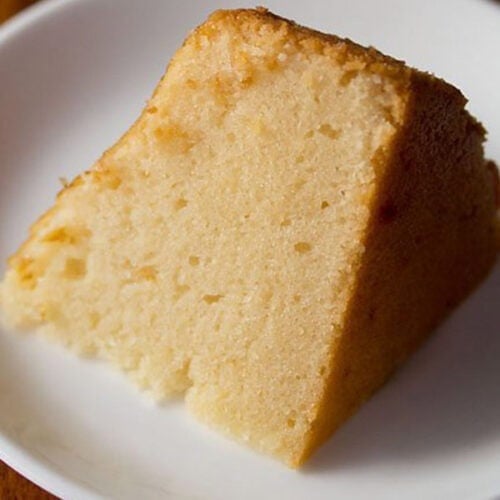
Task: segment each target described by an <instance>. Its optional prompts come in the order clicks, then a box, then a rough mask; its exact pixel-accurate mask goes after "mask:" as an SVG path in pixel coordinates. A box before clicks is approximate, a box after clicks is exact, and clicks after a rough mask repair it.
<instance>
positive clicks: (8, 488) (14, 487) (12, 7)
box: [0, 0, 56, 500]
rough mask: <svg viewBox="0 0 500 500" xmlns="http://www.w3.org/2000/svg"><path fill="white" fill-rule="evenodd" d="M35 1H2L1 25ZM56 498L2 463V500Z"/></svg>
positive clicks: (48, 499) (0, 467)
mask: <svg viewBox="0 0 500 500" xmlns="http://www.w3.org/2000/svg"><path fill="white" fill-rule="evenodd" d="M35 1H36V0H0V23H2V22H3V21H5V20H7V19H8V18H9V17H11V16H13V15H14V14H16V13H17V12H19V11H20V10H21V9H23V8H24V7H27V6H29V5H31V4H32V3H34V2H35ZM55 498H56V497H54V496H53V495H51V494H49V493H47V492H46V491H44V490H42V489H41V488H39V487H38V486H36V485H35V484H34V483H32V482H31V481H28V480H27V479H25V478H24V477H23V476H21V475H20V474H18V473H17V472H16V471H15V470H14V469H11V468H10V467H8V466H7V465H6V464H5V463H4V462H2V461H0V500H54V499H55Z"/></svg>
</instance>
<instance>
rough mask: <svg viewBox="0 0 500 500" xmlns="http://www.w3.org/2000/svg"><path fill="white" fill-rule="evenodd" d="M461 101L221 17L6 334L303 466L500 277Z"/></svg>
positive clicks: (78, 210)
mask: <svg viewBox="0 0 500 500" xmlns="http://www.w3.org/2000/svg"><path fill="white" fill-rule="evenodd" d="M465 102H466V100H465V98H464V97H463V96H462V94H461V93H460V92H459V91H458V90H456V89H455V88H453V87H452V86H450V85H448V84H446V83H445V82H443V81H442V80H438V79H436V78H434V77H432V76H431V75H428V74H425V73H421V72H418V71H416V70H413V69H410V68H408V67H407V66H405V65H404V64H403V63H402V62H399V61H396V60H394V59H391V58H388V57H386V56H383V55H382V54H380V53H379V52H377V51H375V50H374V49H366V48H363V47H361V46H358V45H356V44H354V43H352V42H350V41H348V40H342V39H339V38H337V37H334V36H330V35H324V34H321V33H318V32H315V31H312V30H309V29H305V28H302V27H300V26H297V25H295V24H294V23H292V22H290V21H287V20H284V19H281V18H279V17H276V16H274V15H273V14H271V13H269V12H267V11H265V10H263V9H257V10H236V11H219V12H216V13H215V14H213V15H212V16H211V17H210V18H209V19H208V20H207V21H206V22H205V23H204V24H203V25H202V26H200V27H199V28H198V29H196V30H195V31H194V32H193V33H192V34H191V35H190V36H189V37H188V38H187V40H186V41H185V43H184V45H183V46H182V48H181V49H179V51H178V52H177V54H176V55H175V57H174V58H173V60H172V62H171V64H170V66H169V68H168V70H167V72H166V74H165V76H164V78H163V79H162V81H161V82H160V83H159V85H158V87H157V89H156V90H155V92H154V95H153V97H152V98H151V99H150V101H149V102H148V104H147V106H146V108H145V110H144V111H143V113H142V114H141V116H140V117H139V119H138V120H137V121H136V122H135V124H134V125H133V126H132V127H131V128H130V130H129V131H128V132H127V133H126V134H125V135H124V136H123V137H122V138H121V139H120V140H119V141H118V143H117V144H115V145H114V146H113V147H112V148H111V149H109V150H108V151H106V152H105V153H104V155H103V156H102V157H101V158H100V159H99V160H98V161H97V163H96V164H95V165H94V166H93V167H92V168H91V169H90V170H89V171H88V172H85V173H83V174H82V175H81V176H79V177H77V178H76V179H75V180H74V181H73V182H72V183H71V185H69V186H68V187H66V188H65V189H64V190H63V191H62V192H61V193H60V194H59V196H58V197H57V201H56V202H55V204H54V206H53V207H52V208H51V209H50V210H49V211H48V212H47V213H46V214H45V215H43V216H42V217H41V218H40V219H39V220H38V222H37V223H36V224H34V226H33V227H32V228H31V232H30V235H29V238H28V240H27V241H26V242H25V243H24V244H23V245H22V246H21V248H20V249H19V250H18V251H17V252H16V253H15V254H14V255H13V256H12V257H11V258H10V260H9V266H8V270H7V273H6V276H5V279H4V281H3V285H2V293H1V299H2V308H3V312H4V315H5V318H6V319H7V321H8V322H9V324H11V325H13V326H14V327H18V328H36V329H37V330H38V331H39V332H41V333H42V334H44V335H45V336H47V337H49V338H52V339H56V340H57V341H59V342H62V343H64V344H65V345H67V346H68V347H70V348H72V349H74V350H76V351H78V352H79V353H82V354H87V355H95V356H98V357H100V358H104V359H106V360H109V361H110V362H112V363H113V364H115V365H117V366H118V367H120V368H121V369H122V370H124V371H125V372H127V373H128V375H129V376H130V377H131V378H132V379H133V380H134V381H135V382H136V383H137V384H138V385H139V386H141V387H143V388H145V389H148V390H149V391H151V393H153V394H154V395H155V396H156V397H158V398H165V397H169V396H171V395H174V394H185V399H186V404H187V407H188V408H189V410H190V411H191V412H193V413H194V414H195V415H196V416H197V417H198V418H199V419H200V420H202V421H203V422H206V423H207V424H209V425H211V426H213V427H215V428H217V429H219V430H221V431H222V432H224V433H227V434H228V435H230V436H232V437H234V438H236V439H238V440H240V441H244V442H248V443H249V444H250V445H251V446H253V447H255V448H257V449H259V450H261V451H263V452H266V453H269V454H272V455H274V456H276V457H277V458H279V459H281V460H282V461H284V462H286V463H287V464H289V465H291V466H299V465H300V464H302V463H303V462H304V461H305V460H306V458H307V457H308V456H309V455H310V454H311V452H312V451H313V450H314V449H315V448H316V447H317V446H318V445H320V444H321V443H322V442H323V441H325V440H326V439H327V438H328V437H329V436H330V435H331V433H332V432H333V431H334V430H335V429H336V428H337V427H338V426H339V424H341V423H342V422H343V421H344V420H345V419H346V418H347V417H349V416H350V415H351V414H352V413H353V412H354V411H355V410H356V409H357V408H358V407H359V405H360V404H361V403H362V402H363V401H365V400H366V399H367V398H368V397H369V396H370V395H371V394H372V393H373V391H374V390H375V389H377V388H378V387H379V386H380V385H381V384H382V383H383V382H384V381H385V380H386V379H387V377H388V376H389V375H390V374H391V373H392V372H393V371H394V369H395V368H396V367H397V366H398V365H399V364H400V363H402V362H403V361H404V360H405V359H406V358H407V356H408V355H409V354H410V353H411V352H412V351H413V350H414V349H415V348H416V347H417V346H418V345H419V344H420V343H421V341H422V340H423V339H424V338H425V337H426V336H427V335H428V334H429V333H430V332H431V330H432V329H433V328H434V327H435V326H436V325H437V324H438V323H439V321H440V320H441V319H442V318H443V317H444V316H445V315H446V314H447V313H448V312H449V311H450V310H451V309H452V308H453V307H454V306H455V305H456V304H457V303H458V302H460V301H461V300H462V299H463V298H464V297H465V296H466V295H467V294H468V293H469V292H470V291H471V290H472V289H473V288H474V287H475V286H476V285H477V284H478V283H479V282H480V280H481V279H483V278H484V277H485V275H486V274H487V272H488V270H489V269H490V268H491V267H492V265H493V263H494V260H495V256H496V252H497V243H496V219H495V210H496V208H495V174H496V169H495V168H494V167H492V166H491V164H488V163H487V162H486V161H485V160H484V158H483V148H482V142H483V138H484V130H483V128H482V127H481V125H479V124H478V122H476V121H475V120H474V119H473V118H472V117H471V116H470V115H469V114H468V113H467V111H465V110H464V105H465Z"/></svg>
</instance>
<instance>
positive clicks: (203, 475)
mask: <svg viewBox="0 0 500 500" xmlns="http://www.w3.org/2000/svg"><path fill="white" fill-rule="evenodd" d="M267 4H268V6H269V7H271V8H272V9H273V10H275V11H277V12H278V13H280V14H282V15H284V16H287V17H291V18H294V19H296V20H298V21H299V22H301V23H305V24H307V25H310V26H314V27H317V28H320V29H323V30H326V31H333V32H335V33H338V34H341V35H345V36H349V37H351V38H353V39H355V40H359V41H360V42H363V43H365V44H373V45H375V46H377V47H379V48H381V49H382V50H384V51H386V52H388V53H390V54H393V55H395V56H397V57H399V58H403V59H405V60H407V61H410V62H411V63H412V64H413V65H416V66H418V67H421V68H424V69H427V70H431V71H434V72H436V73H437V74H438V75H441V76H443V77H445V78H446V79H448V80H449V81H451V82H453V83H455V84H456V85H457V86H458V87H460V88H461V89H463V91H464V93H465V94H466V95H467V96H468V97H469V98H470V100H471V103H470V109H471V110H472V111H473V113H474V114H475V115H477V116H478V117H480V119H481V120H482V121H483V122H484V124H485V125H486V127H487V128H488V130H490V137H491V139H490V142H488V144H487V152H488V154H489V155H490V156H491V157H493V158H496V159H497V160H498V159H500V63H499V61H500V52H499V48H500V5H499V4H498V3H494V2H488V1H487V0H440V1H439V2H437V1H435V0H406V1H401V0H385V1H381V0H379V1H378V2H369V1H365V0H354V1H353V0H335V1H333V0H310V1H309V2H304V1H301V0H296V1H292V0H286V1H285V0H283V1H280V0H268V1H267ZM239 5H241V2H239V1H233V0H225V1H210V2H208V1H206V2H199V1H196V0H189V1H188V0H175V1H174V0H172V1H168V0H164V1H163V0H140V1H137V0H54V1H48V2H42V3H41V4H39V5H38V6H36V7H34V8H31V9H28V11H26V12H25V13H24V14H22V15H21V16H19V17H18V18H17V19H15V20H14V21H11V22H10V23H7V24H6V25H5V26H4V27H2V28H1V29H0V214H1V225H0V259H1V261H2V263H3V262H4V260H5V257H6V256H7V255H8V253H10V252H12V251H13V250H14V249H15V248H16V247H17V246H18V244H19V243H20V242H21V241H22V239H23V238H24V235H25V234H26V228H27V226H28V224H29V223H30V222H31V221H33V220H34V218H35V217H36V216H37V215H38V214H39V213H40V212H41V211H42V210H44V209H45V208H46V207H47V206H48V205H49V204H50V203H51V202H52V200H53V197H54V194H55V193H56V191H57V190H58V189H59V181H58V177H59V176H64V177H68V178H70V177H72V176H73V175H75V174H76V173H77V172H79V171H81V170H83V169H85V168H87V167H88V166H89V165H90V164H91V163H92V162H93V160H94V159H96V158H97V157H98V156H99V155H100V153H101V152H102V151H103V150H104V149H105V148H106V147H107V146H109V145H110V144H112V143H113V142H114V141H115V140H116V139H117V138H118V137H119V135H120V134H121V133H122V132H123V131H124V130H125V129H126V128H127V127H128V126H129V125H130V124H131V123H132V121H133V120H134V118H135V117H136V116H137V114H138V113H139V111H140V109H141V107H142V106H143V104H144V101H145V99H146V98H147V97H148V96H149V94H150V92H151V91H152V89H153V88H154V85H155V83H156V81H157V80H158V79H159V77H160V76H161V74H162V73H163V70H164V67H165V65H166V63H167V62H168V60H169V58H170V56H171V55H172V53H173V51H174V50H175V48H176V47H178V46H179V44H180V43H181V41H182V39H183V38H184V36H185V34H186V33H187V31H188V30H189V29H191V28H192V27H194V26H195V25H196V24H197V23H199V22H201V21H202V20H203V19H204V18H205V17H206V14H207V13H208V12H209V11H210V10H212V9H214V8H216V7H234V6H239ZM2 266H3V264H2ZM1 271H3V268H2V269H1ZM499 299H500V266H497V268H496V271H495V272H494V273H493V275H492V276H491V277H490V278H489V280H488V281H487V282H486V283H485V284H484V285H483V286H482V287H481V289H480V290H479V291H478V292H476V293H475V294H474V295H473V296H472V297H471V298H470V299H469V300H468V301H467V302H466V303H465V304H464V305H463V306H462V307H461V308H460V309H459V310H458V311H457V312H455V313H454V315H453V316H452V317H451V318H450V319H449V321H448V322H447V323H446V324H445V325H444V326H443V327H442V328H441V329H440V331H439V333H438V334H437V335H436V336H435V337H434V338H433V339H432V340H431V341H430V342H429V343H428V344H427V345H426V346H425V347H424V348H423V349H422V350H421V351H420V352H418V353H417V355H416V356H415V357H414V358H413V359H412V360H411V362H410V363H409V364H408V365H406V366H405V368H404V369H403V370H401V372H400V373H399V374H398V375H397V376H396V378H395V379H394V380H392V381H391V382H390V383H389V384H388V385H387V386H386V387H385V388H384V389H383V390H382V391H381V392H379V393H378V394H377V395H376V396H375V397H374V398H373V399H372V400H371V401H370V402H369V403H368V404H367V405H366V406H364V407H363V408H362V410H361V411H360V412H359V413H358V414H357V415H356V416H355V417H354V418H353V419H351V420H350V422H348V423H347V424H346V425H345V426H344V427H343V428H342V429H341V430H340V431H339V432H338V434H337V435H336V436H335V437H334V438H333V439H331V440H330V441H329V443H328V444H327V445H326V446H324V447H323V449H322V450H321V451H320V452H319V453H318V454H317V455H316V456H315V457H314V458H313V460H312V461H311V462H310V463H309V464H308V465H307V467H306V468H305V469H304V470H303V471H301V472H294V471H291V470H288V469H286V468H285V467H283V466H281V465H280V464H278V463H276V462H274V461H273V460H270V459H268V458H266V457H262V456H259V455H257V454H254V453H253V452H251V451H249V450H246V449H244V448H242V447H240V446H238V445H235V444H233V443H231V442H229V441H227V440H225V439H224V438H222V437H219V436H218V435H216V434H215V433H212V432H211V431H209V430H207V429H205V428H204V427H202V426H200V425H199V424H197V423H196V422H194V421H193V420H192V419H191V418H190V417H189V416H188V415H187V414H186V413H185V412H184V411H183V408H182V404H180V403H172V404H169V405H166V406H163V407H161V408H159V407H155V405H154V404H152V403H151V402H149V401H148V400H147V398H146V397H144V396H143V395H141V394H138V393H137V392H136V391H135V390H134V388H133V387H131V386H130V385H129V383H128V382H126V381H125V379H124V377H122V375H120V374H118V373H115V372H114V371H112V370H110V369H109V368H108V367H107V366H105V365H104V364H102V363H99V362H95V361H94V362H92V361H83V360H80V359H77V358H75V357H73V356H72V355H71V354H68V353H67V352H65V351H64V350H63V349H61V348H59V347H57V346H54V345H48V344H46V343H45V342H43V341H40V340H38V339H36V338H33V337H30V336H29V337H26V338H23V337H19V336H14V335H12V334H10V333H7V332H0V458H1V459H3V460H5V461H6V462H8V463H9V464H11V465H12V466H13V467H15V468H16V469H18V470H19V471H20V472H22V473H23V474H25V475H26V476H28V477H29V478H30V479H32V480H34V481H35V482H37V483H38V484H40V485H41V486H43V487H45V488H47V489H48V490H50V491H52V492H54V493H56V494H57V495H60V496H62V497H64V498H71V499H81V498H85V499H87V498H101V497H107V498H120V499H128V498H130V499H135V498H141V499H145V498H189V499H200V500H201V499H214V500H222V499H241V500H245V499H249V500H250V499H251V500H253V499H256V498H258V499H260V500H265V499H276V498H283V499H287V500H295V499H307V500H309V499H310V500H315V499H331V498H339V499H344V498H351V499H358V498H366V499H368V498H369V499H382V498H383V499H390V498H394V499H422V498H436V499H443V498H445V499H446V498H449V499H454V500H455V499H462V498H463V499H493V498H499V497H500V308H499V307H498V306H499Z"/></svg>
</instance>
